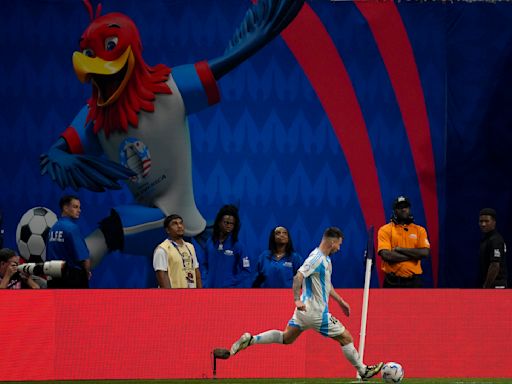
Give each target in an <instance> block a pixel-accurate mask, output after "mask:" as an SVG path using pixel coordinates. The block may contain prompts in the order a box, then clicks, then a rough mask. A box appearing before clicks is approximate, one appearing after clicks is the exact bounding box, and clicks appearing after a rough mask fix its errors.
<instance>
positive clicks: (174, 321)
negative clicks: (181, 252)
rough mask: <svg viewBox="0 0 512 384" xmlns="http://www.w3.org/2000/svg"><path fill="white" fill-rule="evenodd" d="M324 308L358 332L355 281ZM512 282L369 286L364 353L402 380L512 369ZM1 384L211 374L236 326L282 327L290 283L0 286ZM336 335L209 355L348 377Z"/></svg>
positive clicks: (236, 364) (288, 371) (240, 369)
mask: <svg viewBox="0 0 512 384" xmlns="http://www.w3.org/2000/svg"><path fill="white" fill-rule="evenodd" d="M337 292H338V293H340V295H341V296H342V297H344V298H345V300H346V301H348V302H349V304H350V305H351V307H352V314H351V315H350V317H348V318H347V317H345V316H344V315H343V314H342V313H341V310H340V308H339V307H337V305H336V303H334V302H331V305H330V309H331V312H332V313H333V314H334V316H336V317H337V318H338V319H339V320H341V321H342V322H343V324H345V326H346V327H347V328H348V329H349V330H350V332H351V333H352V335H353V336H354V339H355V341H356V344H357V342H358V340H359V329H360V321H361V305H362V290H361V289H340V290H337ZM511 304H512V291H511V290H458V289H453V290H447V289H422V290H384V289H373V290H371V292H370V303H369V312H368V324H367V335H366V346H365V356H364V357H365V361H366V362H368V363H374V362H376V361H379V360H383V361H397V362H400V363H401V364H402V365H403V366H404V369H405V373H406V376H407V377H426V378H429V377H430V378H432V377H510V378H512V352H510V346H511V345H512V316H510V314H509V311H510V305H511ZM0 305H1V308H2V321H1V322H0V335H1V336H2V344H3V353H2V358H1V359H0V372H1V377H0V379H1V380H2V381H16V380H19V381H21V380H87V379H134V378H140V379H146V378H148V379H163V378H205V379H208V378H211V377H212V359H211V351H212V350H213V349H214V348H221V347H225V348H229V347H230V346H231V344H232V342H233V341H234V340H236V339H237V338H238V337H239V336H240V335H241V334H242V333H243V332H245V331H250V332H252V333H258V332H261V331H264V330H267V329H272V328H277V329H283V328H284V326H285V325H286V323H287V322H288V320H289V318H290V317H291V315H292V312H293V297H292V292H291V290H287V289H282V290H280V289H268V290H266V289H237V290H220V289H219V290H213V289H204V290H159V289H146V290H138V289H137V290H74V291H73V290H69V291H50V290H41V291H37V292H35V291H25V290H20V291H2V292H0ZM354 375H355V371H354V370H353V368H352V367H351V366H350V364H349V363H348V362H347V361H346V360H345V358H344V357H343V354H342V351H341V349H340V347H339V346H338V344H337V343H335V342H333V341H331V340H329V339H327V338H325V337H322V336H320V335H318V334H316V333H315V332H312V331H308V332H306V333H305V334H303V335H302V336H301V337H300V338H299V339H298V340H297V341H296V342H295V344H293V345H256V346H253V347H251V348H249V349H247V350H246V351H243V352H241V353H240V354H238V355H236V356H234V357H232V358H230V359H228V360H218V361H217V377H218V378H228V377H232V378H244V377H247V378H252V377H266V378H271V377H288V378H290V377H299V378H303V377H326V378H327V377H354Z"/></svg>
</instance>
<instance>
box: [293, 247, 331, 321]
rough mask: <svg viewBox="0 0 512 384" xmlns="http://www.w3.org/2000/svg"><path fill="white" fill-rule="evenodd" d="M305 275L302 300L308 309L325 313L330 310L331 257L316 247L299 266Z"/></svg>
mask: <svg viewBox="0 0 512 384" xmlns="http://www.w3.org/2000/svg"><path fill="white" fill-rule="evenodd" d="M299 272H300V273H302V275H303V276H304V281H303V282H302V295H301V297H300V299H301V301H302V302H303V303H304V304H305V305H306V308H307V311H308V312H310V314H311V313H312V312H316V313H317V314H323V313H327V312H329V293H330V292H331V288H332V285H331V273H332V264H331V258H330V257H329V256H327V255H324V254H323V253H322V251H320V249H319V248H315V249H314V250H313V251H312V252H311V253H310V254H309V256H308V258H307V259H306V260H305V261H304V263H303V264H302V266H301V267H300V268H299Z"/></svg>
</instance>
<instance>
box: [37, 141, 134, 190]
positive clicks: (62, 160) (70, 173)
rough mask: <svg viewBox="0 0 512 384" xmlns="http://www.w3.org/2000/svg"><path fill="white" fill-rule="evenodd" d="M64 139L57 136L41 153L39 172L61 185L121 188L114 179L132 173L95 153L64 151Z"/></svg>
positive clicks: (64, 186)
mask: <svg viewBox="0 0 512 384" xmlns="http://www.w3.org/2000/svg"><path fill="white" fill-rule="evenodd" d="M66 149H67V145H66V142H65V141H64V139H62V138H61V139H59V141H57V143H56V144H55V145H53V146H52V147H51V148H50V150H49V151H48V153H45V154H43V155H41V158H40V166H41V175H44V174H45V173H49V174H50V176H51V178H52V179H53V181H55V182H57V184H59V186H60V187H61V188H66V187H72V188H73V189H75V190H77V189H78V188H87V189H89V190H91V191H95V192H103V191H104V190H105V188H107V189H121V186H120V185H119V184H118V183H117V181H118V180H123V179H128V178H130V177H132V176H135V173H133V172H132V171H131V170H130V169H128V168H126V167H123V166H122V165H119V164H117V163H114V162H112V161H109V160H105V159H102V158H99V157H96V156H89V155H73V154H71V153H69V152H67V151H66Z"/></svg>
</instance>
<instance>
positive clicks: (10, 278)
mask: <svg viewBox="0 0 512 384" xmlns="http://www.w3.org/2000/svg"><path fill="white" fill-rule="evenodd" d="M19 264H20V257H19V256H18V255H16V252H14V251H13V250H12V249H9V248H2V249H0V289H20V288H32V289H39V285H37V284H36V282H35V281H34V280H32V278H31V277H30V276H29V275H27V274H26V273H24V272H18V265H19Z"/></svg>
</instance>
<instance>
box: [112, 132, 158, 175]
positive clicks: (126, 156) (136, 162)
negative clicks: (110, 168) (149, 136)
mask: <svg viewBox="0 0 512 384" xmlns="http://www.w3.org/2000/svg"><path fill="white" fill-rule="evenodd" d="M119 158H120V161H121V164H122V165H124V166H125V167H126V168H128V169H130V170H132V171H133V172H134V173H135V174H136V176H133V177H132V178H131V179H130V180H131V181H133V182H138V183H140V182H142V180H143V179H144V178H145V177H146V176H147V175H148V174H149V171H150V170H151V155H150V153H149V149H148V147H147V146H146V144H144V143H143V142H142V141H140V140H139V139H136V138H133V137H129V138H127V139H126V140H124V141H123V142H122V143H121V145H120V146H119Z"/></svg>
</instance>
